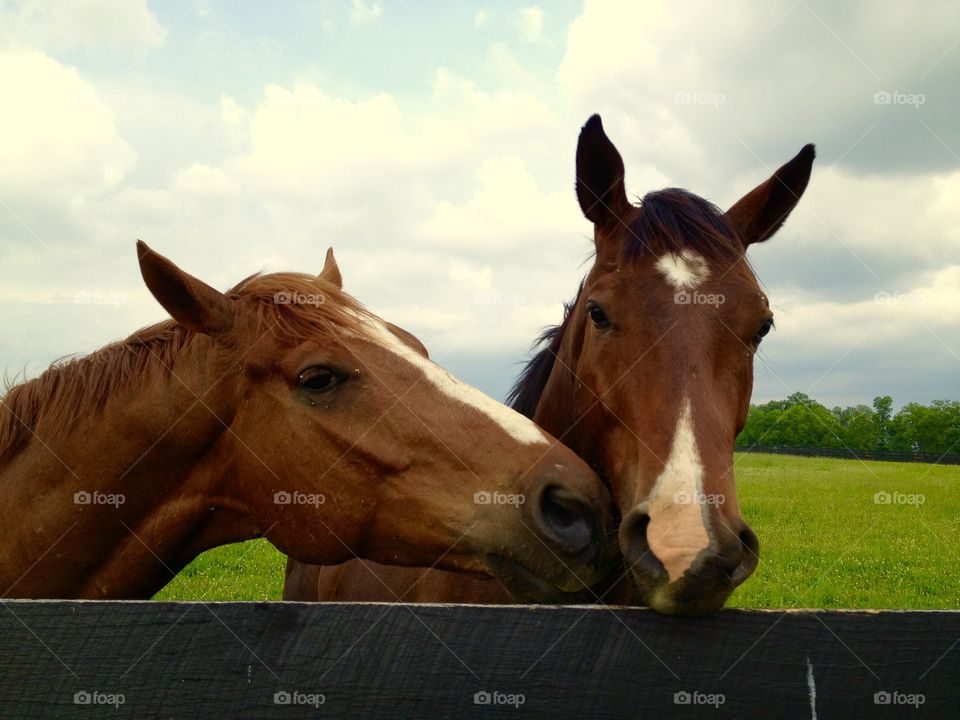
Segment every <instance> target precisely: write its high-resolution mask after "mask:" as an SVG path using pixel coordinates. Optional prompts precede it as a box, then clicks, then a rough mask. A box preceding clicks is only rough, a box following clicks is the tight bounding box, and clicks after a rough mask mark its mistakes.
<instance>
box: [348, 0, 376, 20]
mask: <svg viewBox="0 0 960 720" xmlns="http://www.w3.org/2000/svg"><path fill="white" fill-rule="evenodd" d="M382 13H383V6H382V5H381V4H380V2H379V0H370V2H366V0H350V22H352V23H353V24H354V25H369V24H370V23H372V22H376V21H377V20H379V19H380V15H381V14H382Z"/></svg>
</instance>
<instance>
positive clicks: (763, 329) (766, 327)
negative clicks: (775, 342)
mask: <svg viewBox="0 0 960 720" xmlns="http://www.w3.org/2000/svg"><path fill="white" fill-rule="evenodd" d="M772 328H773V318H767V319H766V320H764V321H763V325H761V326H760V329H759V330H757V334H756V335H754V336H753V343H754V344H755V345H759V344H760V341H761V340H763V338H765V337H766V336H767V333H769V332H770V330H771V329H772Z"/></svg>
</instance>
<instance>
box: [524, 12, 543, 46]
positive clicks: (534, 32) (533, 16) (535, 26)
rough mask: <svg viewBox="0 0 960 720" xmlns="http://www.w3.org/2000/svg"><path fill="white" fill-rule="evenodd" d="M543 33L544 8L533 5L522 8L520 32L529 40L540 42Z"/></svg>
mask: <svg viewBox="0 0 960 720" xmlns="http://www.w3.org/2000/svg"><path fill="white" fill-rule="evenodd" d="M542 33H543V9H542V8H541V7H540V6H539V5H531V6H530V7H525V8H521V9H520V34H521V35H522V36H523V39H524V40H527V41H528V42H539V40H540V38H541V36H542Z"/></svg>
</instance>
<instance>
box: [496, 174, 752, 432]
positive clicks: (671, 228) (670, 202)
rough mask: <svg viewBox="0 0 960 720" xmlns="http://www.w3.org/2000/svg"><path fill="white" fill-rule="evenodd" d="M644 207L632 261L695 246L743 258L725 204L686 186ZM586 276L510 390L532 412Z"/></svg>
mask: <svg viewBox="0 0 960 720" xmlns="http://www.w3.org/2000/svg"><path fill="white" fill-rule="evenodd" d="M639 209H640V213H639V214H638V215H637V217H636V219H635V220H634V221H633V222H632V223H631V224H630V225H629V226H628V227H627V228H626V232H625V236H626V239H625V242H624V244H623V248H622V249H621V253H620V259H621V260H622V261H624V262H625V263H626V264H627V265H628V266H633V265H635V264H637V263H638V262H639V261H640V259H641V258H643V257H647V256H650V255H655V256H658V257H659V256H660V255H664V254H666V253H674V254H681V253H683V252H685V251H686V252H695V253H697V254H699V255H701V256H703V257H704V258H706V259H708V260H714V261H717V262H736V261H738V260H742V259H743V258H744V252H743V245H742V244H741V243H740V240H739V239H738V238H737V235H736V233H735V232H734V231H733V228H732V227H731V226H730V223H729V222H727V219H726V217H725V216H724V213H723V211H722V210H720V208H718V207H717V206H716V205H714V204H713V203H711V202H710V201H708V200H705V199H703V198H702V197H700V196H699V195H695V194H694V193H692V192H690V191H689V190H684V189H682V188H666V189H665V190H657V191H655V192H650V193H647V194H646V195H644V196H643V198H642V199H641V201H640V206H639ZM584 282H585V280H581V281H580V287H579V289H578V290H577V294H576V296H575V297H574V299H573V300H572V301H571V302H569V303H565V304H564V306H563V320H562V321H561V323H560V324H559V325H554V326H552V327H548V328H546V329H545V330H544V331H543V332H542V333H541V334H540V336H539V337H538V338H537V339H536V340H535V341H534V343H533V349H535V350H536V348H539V350H536V353H535V354H534V356H533V357H532V358H531V359H530V360H529V362H527V364H526V365H525V366H524V368H523V370H522V371H521V373H520V376H519V377H518V378H517V380H516V382H515V383H514V385H513V387H512V388H510V392H509V393H507V404H508V405H509V406H510V407H512V408H513V409H514V410H516V411H517V412H519V413H521V414H522V415H525V416H527V417H528V418H532V417H533V415H534V413H535V412H536V410H537V405H538V404H539V402H540V397H541V395H543V389H544V388H545V387H546V385H547V380H548V379H549V378H550V373H552V372H553V366H554V364H555V363H556V359H557V352H559V350H560V344H561V343H562V342H563V336H564V334H565V333H566V331H567V327H568V326H569V323H570V315H571V312H572V310H573V308H575V307H576V306H577V303H578V301H579V300H580V295H581V294H582V293H583V286H584Z"/></svg>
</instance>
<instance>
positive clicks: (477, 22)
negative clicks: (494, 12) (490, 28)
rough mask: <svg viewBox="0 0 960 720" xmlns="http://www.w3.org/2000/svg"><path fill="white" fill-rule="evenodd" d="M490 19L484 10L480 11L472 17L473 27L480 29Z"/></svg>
mask: <svg viewBox="0 0 960 720" xmlns="http://www.w3.org/2000/svg"><path fill="white" fill-rule="evenodd" d="M489 19H490V15H489V13H487V11H486V10H483V9H480V10H477V12H475V13H474V15H473V26H474V27H475V28H481V27H483V26H484V25H486V24H487V20H489Z"/></svg>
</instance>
